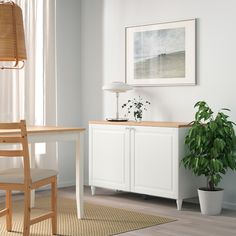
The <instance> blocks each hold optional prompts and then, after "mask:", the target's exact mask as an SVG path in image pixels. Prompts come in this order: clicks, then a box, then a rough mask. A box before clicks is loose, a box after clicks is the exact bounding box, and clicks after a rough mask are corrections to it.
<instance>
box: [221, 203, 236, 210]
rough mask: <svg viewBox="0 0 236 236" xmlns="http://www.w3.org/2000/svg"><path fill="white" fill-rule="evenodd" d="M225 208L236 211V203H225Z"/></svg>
mask: <svg viewBox="0 0 236 236" xmlns="http://www.w3.org/2000/svg"><path fill="white" fill-rule="evenodd" d="M223 208H225V209H230V210H236V203H233V202H223Z"/></svg>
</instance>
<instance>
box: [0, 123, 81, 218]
mask: <svg viewBox="0 0 236 236" xmlns="http://www.w3.org/2000/svg"><path fill="white" fill-rule="evenodd" d="M84 131H85V129H84V128H80V127H62V126H29V127H27V133H28V142H29V144H34V143H44V142H45V143H48V142H58V141H74V142H75V148H76V152H75V153H76V154H75V159H76V165H75V168H76V206H77V217H78V218H79V219H81V218H83V216H84V199H83V198H84V189H83V186H84V180H83V169H84V160H83V159H84V155H83V153H84V151H83V136H84ZM17 132H19V131H12V132H10V131H6V130H4V131H3V130H0V135H1V134H2V135H3V134H4V135H5V134H9V135H10V134H15V133H17ZM32 156H33V155H31V165H32V167H34V166H33V165H34V160H32ZM59 174H60V173H59ZM31 199H32V201H31V206H32V207H33V206H34V199H35V197H34V191H32V196H31Z"/></svg>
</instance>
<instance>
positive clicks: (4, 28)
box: [0, 0, 27, 69]
mask: <svg viewBox="0 0 236 236" xmlns="http://www.w3.org/2000/svg"><path fill="white" fill-rule="evenodd" d="M26 59H27V57H26V49H25V36H24V27H23V17H22V11H21V8H20V7H19V6H18V5H17V4H15V3H14V2H12V1H1V0H0V62H1V65H0V69H21V68H23V67H24V60H26ZM4 62H6V63H4ZM2 64H3V65H2Z"/></svg>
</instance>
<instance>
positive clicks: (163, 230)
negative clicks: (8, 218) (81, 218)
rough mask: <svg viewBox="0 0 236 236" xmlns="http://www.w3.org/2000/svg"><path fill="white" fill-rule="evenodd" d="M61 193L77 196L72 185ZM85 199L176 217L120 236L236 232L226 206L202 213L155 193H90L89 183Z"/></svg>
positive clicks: (235, 235) (228, 235)
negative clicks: (211, 213) (179, 207)
mask: <svg viewBox="0 0 236 236" xmlns="http://www.w3.org/2000/svg"><path fill="white" fill-rule="evenodd" d="M37 194H39V195H48V194H49V191H41V192H39V193H37ZM58 194H59V196H61V197H68V198H72V199H75V189H74V188H73V187H69V188H63V189H59V193H58ZM21 197H22V196H16V197H15V198H21ZM85 200H86V201H89V202H92V203H96V204H102V205H107V206H112V207H117V208H125V209H127V210H129V209H132V210H133V209H135V210H137V211H139V212H143V213H147V214H154V215H159V216H166V217H169V218H173V219H177V221H175V222H172V223H168V224H163V225H158V226H154V227H150V228H146V229H142V230H137V231H132V232H128V233H124V234H120V236H141V235H144V236H236V211H231V210H223V212H222V214H221V215H220V216H203V215H201V214H200V210H199V206H198V205H197V204H192V203H185V202H184V203H183V209H182V211H177V210H176V205H175V201H174V200H169V199H163V198H155V197H149V198H148V199H144V198H143V197H142V196H141V195H137V194H131V193H123V192H115V191H111V190H105V189H97V190H96V195H95V196H91V193H90V189H89V188H88V187H86V188H85Z"/></svg>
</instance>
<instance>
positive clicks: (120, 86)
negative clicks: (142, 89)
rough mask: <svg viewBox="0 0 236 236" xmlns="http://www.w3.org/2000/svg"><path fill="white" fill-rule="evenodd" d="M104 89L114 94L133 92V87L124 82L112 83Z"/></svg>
mask: <svg viewBox="0 0 236 236" xmlns="http://www.w3.org/2000/svg"><path fill="white" fill-rule="evenodd" d="M102 89H103V90H107V91H110V92H113V93H124V92H126V91H128V90H132V89H133V87H132V86H130V85H128V84H125V83H123V82H112V83H110V84H106V85H104V86H103V87H102Z"/></svg>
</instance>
